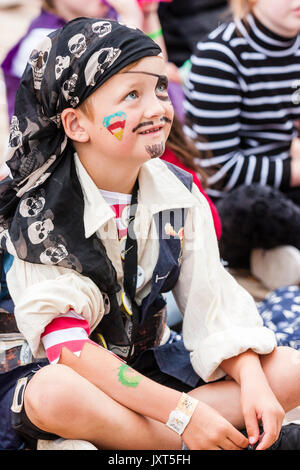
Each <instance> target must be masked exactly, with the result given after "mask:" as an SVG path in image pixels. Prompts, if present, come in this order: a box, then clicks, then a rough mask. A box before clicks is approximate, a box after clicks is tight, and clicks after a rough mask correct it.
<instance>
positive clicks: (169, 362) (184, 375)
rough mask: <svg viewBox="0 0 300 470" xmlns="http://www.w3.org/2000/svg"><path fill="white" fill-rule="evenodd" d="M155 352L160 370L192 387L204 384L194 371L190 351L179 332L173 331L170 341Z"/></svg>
mask: <svg viewBox="0 0 300 470" xmlns="http://www.w3.org/2000/svg"><path fill="white" fill-rule="evenodd" d="M153 352H154V356H155V359H156V362H157V364H158V366H159V368H160V370H161V371H162V372H164V373H165V374H168V375H171V376H172V377H175V378H176V379H178V380H181V381H182V382H184V383H185V384H187V385H189V386H191V387H192V388H195V387H196V386H199V385H203V384H204V382H203V381H202V379H200V377H199V375H198V374H197V373H196V372H195V371H194V369H193V367H192V365H191V361H190V353H189V351H187V349H185V347H184V344H183V339H182V336H181V335H179V334H178V333H175V332H173V331H171V336H170V338H169V341H168V342H167V343H166V344H164V345H162V346H158V347H157V348H155V349H154V350H153ZM199 381H200V382H202V383H199Z"/></svg>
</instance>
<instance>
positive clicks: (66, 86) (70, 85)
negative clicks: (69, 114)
mask: <svg viewBox="0 0 300 470" xmlns="http://www.w3.org/2000/svg"><path fill="white" fill-rule="evenodd" d="M77 79H78V75H77V74H76V73H73V75H72V77H71V78H70V79H69V80H66V81H65V82H64V83H63V86H62V93H63V95H64V97H65V100H66V101H68V100H69V98H70V94H71V93H74V91H75V87H76V82H77Z"/></svg>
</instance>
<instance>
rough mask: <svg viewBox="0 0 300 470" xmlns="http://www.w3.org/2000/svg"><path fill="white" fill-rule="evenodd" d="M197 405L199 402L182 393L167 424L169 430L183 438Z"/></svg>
mask: <svg viewBox="0 0 300 470" xmlns="http://www.w3.org/2000/svg"><path fill="white" fill-rule="evenodd" d="M197 404H198V400H197V399H196V398H193V397H191V396H190V395H187V394H186V393H182V395H181V397H180V400H179V402H178V403H177V406H176V408H175V410H173V411H171V413H170V415H169V419H168V422H167V423H166V425H167V426H168V428H170V429H172V430H173V431H175V432H176V433H177V434H179V435H180V436H181V434H182V433H183V431H184V430H185V428H186V427H187V425H188V423H189V422H190V419H191V417H192V415H193V413H194V411H195V409H196V406H197Z"/></svg>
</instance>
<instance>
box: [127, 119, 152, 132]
mask: <svg viewBox="0 0 300 470" xmlns="http://www.w3.org/2000/svg"><path fill="white" fill-rule="evenodd" d="M153 125H154V122H153V121H148V122H146V121H145V122H141V123H140V124H138V125H137V126H136V127H134V128H133V129H132V132H136V131H137V130H139V129H140V128H141V127H145V126H153Z"/></svg>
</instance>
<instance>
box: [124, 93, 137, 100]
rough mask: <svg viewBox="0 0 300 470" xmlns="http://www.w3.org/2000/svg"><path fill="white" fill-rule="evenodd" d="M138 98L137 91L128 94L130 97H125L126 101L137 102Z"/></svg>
mask: <svg viewBox="0 0 300 470" xmlns="http://www.w3.org/2000/svg"><path fill="white" fill-rule="evenodd" d="M137 98H138V93H137V91H131V92H130V93H128V95H127V96H126V97H125V101H132V100H136V99H137Z"/></svg>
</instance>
